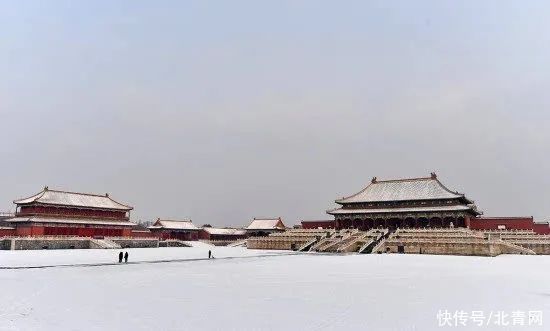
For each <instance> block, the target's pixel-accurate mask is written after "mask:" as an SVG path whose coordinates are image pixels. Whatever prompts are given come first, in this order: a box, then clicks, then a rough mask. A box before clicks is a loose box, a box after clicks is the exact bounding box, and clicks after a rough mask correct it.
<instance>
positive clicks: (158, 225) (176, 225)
mask: <svg viewBox="0 0 550 331" xmlns="http://www.w3.org/2000/svg"><path fill="white" fill-rule="evenodd" d="M149 229H167V230H200V229H199V228H198V227H196V226H195V224H193V222H192V221H191V220H161V219H158V220H157V221H156V222H155V224H153V225H152V226H150V227H149Z"/></svg>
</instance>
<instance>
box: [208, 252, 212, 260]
mask: <svg viewBox="0 0 550 331" xmlns="http://www.w3.org/2000/svg"><path fill="white" fill-rule="evenodd" d="M208 258H209V259H211V258H212V251H210V250H209V251H208Z"/></svg>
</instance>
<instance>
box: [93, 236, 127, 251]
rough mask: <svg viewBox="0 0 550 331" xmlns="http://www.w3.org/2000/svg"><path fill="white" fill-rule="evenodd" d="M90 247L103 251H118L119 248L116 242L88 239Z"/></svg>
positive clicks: (105, 239)
mask: <svg viewBox="0 0 550 331" xmlns="http://www.w3.org/2000/svg"><path fill="white" fill-rule="evenodd" d="M90 246H95V247H93V248H103V249H120V248H121V246H120V245H119V244H117V243H116V242H114V241H112V240H110V239H107V238H104V239H95V238H92V239H90Z"/></svg>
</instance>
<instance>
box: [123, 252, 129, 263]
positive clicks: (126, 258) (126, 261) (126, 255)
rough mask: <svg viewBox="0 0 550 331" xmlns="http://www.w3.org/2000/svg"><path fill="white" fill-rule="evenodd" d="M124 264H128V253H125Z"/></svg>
mask: <svg viewBox="0 0 550 331" xmlns="http://www.w3.org/2000/svg"><path fill="white" fill-rule="evenodd" d="M124 263H128V252H126V253H124Z"/></svg>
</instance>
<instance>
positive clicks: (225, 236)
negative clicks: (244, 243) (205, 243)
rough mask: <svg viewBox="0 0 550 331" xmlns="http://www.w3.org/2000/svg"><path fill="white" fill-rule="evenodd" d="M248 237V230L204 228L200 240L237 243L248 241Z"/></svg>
mask: <svg viewBox="0 0 550 331" xmlns="http://www.w3.org/2000/svg"><path fill="white" fill-rule="evenodd" d="M247 237H248V235H247V234H246V230H243V229H234V228H210V227H204V228H202V229H201V230H200V232H199V239H201V240H211V241H216V240H221V241H236V240H243V239H246V238H247Z"/></svg>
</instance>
